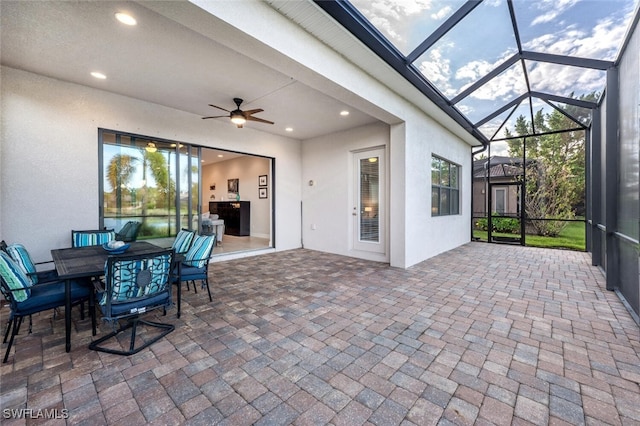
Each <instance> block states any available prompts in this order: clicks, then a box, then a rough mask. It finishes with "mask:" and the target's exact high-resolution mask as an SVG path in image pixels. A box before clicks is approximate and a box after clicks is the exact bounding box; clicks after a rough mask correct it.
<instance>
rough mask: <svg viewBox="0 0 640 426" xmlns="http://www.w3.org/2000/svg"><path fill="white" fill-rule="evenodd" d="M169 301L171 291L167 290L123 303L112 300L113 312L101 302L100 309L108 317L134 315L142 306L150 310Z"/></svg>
mask: <svg viewBox="0 0 640 426" xmlns="http://www.w3.org/2000/svg"><path fill="white" fill-rule="evenodd" d="M168 303H169V293H167V292H166V291H165V292H162V293H158V294H156V295H154V296H151V297H149V298H145V299H144V300H135V299H132V300H131V301H127V302H121V303H116V302H112V303H111V312H109V310H108V309H107V305H106V304H104V305H102V304H101V305H100V310H101V311H102V315H103V316H105V317H107V318H108V317H117V316H121V315H126V314H132V315H134V314H136V313H138V309H140V308H141V307H145V308H146V309H147V310H148V309H152V308H155V307H158V306H163V305H167V304H168ZM143 312H144V311H143ZM140 313H142V312H140Z"/></svg>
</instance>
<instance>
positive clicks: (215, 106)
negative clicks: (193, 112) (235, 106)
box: [209, 104, 231, 112]
mask: <svg viewBox="0 0 640 426" xmlns="http://www.w3.org/2000/svg"><path fill="white" fill-rule="evenodd" d="M209 106H210V107H214V108H218V109H221V110H223V111H227V112H231V111H229V110H228V109H225V108H222V107H219V106H217V105H211V104H209Z"/></svg>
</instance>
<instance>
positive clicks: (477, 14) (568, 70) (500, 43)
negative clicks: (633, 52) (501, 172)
mask: <svg viewBox="0 0 640 426" xmlns="http://www.w3.org/2000/svg"><path fill="white" fill-rule="evenodd" d="M351 3H352V4H353V5H354V6H356V7H357V8H358V9H359V10H360V11H361V12H362V13H363V15H364V16H365V17H367V19H369V21H370V22H371V23H372V24H373V25H374V26H375V27H376V28H377V29H378V30H379V31H380V32H381V33H382V34H383V35H384V36H385V37H387V39H389V41H391V42H392V43H393V44H394V45H395V46H396V47H397V48H398V49H399V50H400V51H401V52H402V53H403V54H405V55H406V54H409V53H410V52H411V51H412V50H413V49H414V48H415V47H416V46H417V45H418V44H419V43H420V42H422V40H424V39H425V38H426V37H427V36H428V35H429V34H430V33H431V32H432V31H433V30H435V29H436V28H437V27H438V26H439V25H440V24H441V23H442V22H444V21H445V20H446V19H447V18H448V17H449V16H451V14H452V13H454V12H455V10H456V9H457V8H459V7H460V6H461V5H462V4H464V0H351ZM636 3H637V0H535V1H534V0H514V1H513V5H514V10H515V15H516V20H517V24H518V30H519V32H520V36H521V42H522V46H523V49H524V50H526V51H535V52H543V53H552V54H559V55H568V56H575V57H580V58H590V59H603V60H615V59H616V57H617V54H618V51H619V48H620V46H621V44H622V41H623V39H624V36H625V34H626V32H627V28H628V25H629V21H630V18H631V17H632V15H633V12H634V10H635V7H636ZM516 52H517V45H516V41H515V38H514V35H513V28H512V25H511V21H510V18H509V11H508V6H507V1H506V0H485V1H484V2H482V4H480V5H479V6H478V7H477V8H476V9H474V11H473V12H472V13H471V14H469V15H468V16H467V17H465V19H463V20H462V21H461V22H460V23H459V24H458V25H457V26H456V27H455V28H454V29H453V30H451V31H450V32H449V33H447V34H446V35H445V36H444V37H443V38H442V39H441V40H440V41H438V42H437V43H436V44H435V45H434V46H432V47H431V48H430V49H429V50H427V51H426V52H425V53H424V54H423V55H422V56H420V57H419V58H418V59H417V60H416V61H415V62H414V65H415V66H416V67H417V68H418V69H419V70H420V71H421V72H422V73H423V74H424V75H425V76H426V77H427V79H428V80H429V81H430V82H432V83H433V84H434V85H435V86H436V87H437V88H438V90H440V92H441V93H443V94H444V95H445V96H446V97H447V98H449V99H451V98H453V97H454V96H455V95H457V94H459V93H460V92H461V91H462V90H464V89H465V88H466V87H468V86H469V85H471V84H472V83H474V82H475V81H477V80H478V79H480V78H481V77H482V76H483V75H485V74H486V73H488V72H489V71H491V70H492V69H494V68H495V67H497V66H498V65H499V64H500V63H502V62H503V61H504V60H505V59H507V58H509V57H510V56H512V55H513V54H514V53H516ZM526 68H527V73H528V76H529V79H530V84H531V88H532V90H534V91H540V92H545V93H550V94H557V95H561V96H569V95H570V94H571V93H574V95H575V96H579V95H581V94H587V93H591V92H593V91H598V92H601V91H602V89H603V88H604V83H605V77H606V75H605V73H604V72H601V71H596V70H590V69H585V68H578V67H567V66H559V65H554V64H548V63H535V62H527V63H526ZM524 91H526V84H525V80H524V72H523V70H522V65H521V64H520V63H518V64H517V65H516V66H514V67H511V68H510V69H508V70H507V71H505V72H504V73H503V74H501V75H500V76H499V77H498V78H496V79H494V80H492V81H491V82H489V83H487V84H486V85H484V86H483V87H481V88H480V89H478V90H477V91H475V92H474V93H472V94H471V95H470V96H468V97H467V98H465V99H464V100H463V101H462V102H460V103H459V104H457V105H456V107H457V108H458V109H459V110H460V111H461V112H462V113H464V114H465V115H467V117H468V118H469V119H470V121H471V122H474V123H475V122H477V121H479V120H480V119H482V118H484V117H485V116H486V115H487V114H489V113H491V112H492V111H494V110H495V109H497V108H499V107H500V106H502V105H505V104H506V103H508V102H509V101H511V100H513V99H514V98H516V97H517V96H519V95H521V94H523V93H524ZM534 108H535V109H536V110H537V109H539V108H545V112H546V111H547V110H550V107H549V106H548V105H546V104H544V103H541V102H535V101H534ZM514 118H515V117H514ZM496 130H497V129H496ZM492 132H493V131H492V130H488V131H487V132H485V134H487V133H492Z"/></svg>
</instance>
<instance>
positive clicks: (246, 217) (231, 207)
mask: <svg viewBox="0 0 640 426" xmlns="http://www.w3.org/2000/svg"><path fill="white" fill-rule="evenodd" d="M209 212H211V214H217V215H218V216H219V217H220V219H222V220H224V233H225V234H228V235H237V236H240V237H244V236H248V235H251V203H250V202H249V201H209Z"/></svg>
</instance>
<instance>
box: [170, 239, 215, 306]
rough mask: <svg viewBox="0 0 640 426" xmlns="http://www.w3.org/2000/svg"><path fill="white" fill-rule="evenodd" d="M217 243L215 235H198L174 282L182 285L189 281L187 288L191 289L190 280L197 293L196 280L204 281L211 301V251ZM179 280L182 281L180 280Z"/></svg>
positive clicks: (203, 286)
mask: <svg viewBox="0 0 640 426" xmlns="http://www.w3.org/2000/svg"><path fill="white" fill-rule="evenodd" d="M215 245H216V236H215V235H196V237H195V238H194V239H193V243H192V244H191V248H189V251H187V253H186V254H185V255H184V260H182V262H181V265H180V275H179V276H178V274H175V277H174V282H175V284H177V285H182V283H183V282H186V283H187V289H189V282H191V283H192V284H193V290H194V291H195V292H196V293H197V292H198V290H197V288H196V281H202V288H203V289H204V288H205V286H206V287H207V293H209V301H210V302H212V301H213V299H212V298H211V289H210V288H209V260H210V259H211V252H212V251H213V247H214V246H215ZM178 280H179V281H180V282H178Z"/></svg>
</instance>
